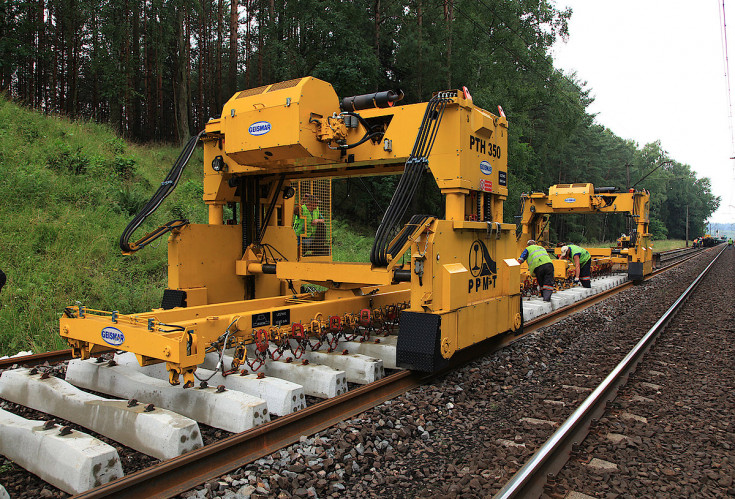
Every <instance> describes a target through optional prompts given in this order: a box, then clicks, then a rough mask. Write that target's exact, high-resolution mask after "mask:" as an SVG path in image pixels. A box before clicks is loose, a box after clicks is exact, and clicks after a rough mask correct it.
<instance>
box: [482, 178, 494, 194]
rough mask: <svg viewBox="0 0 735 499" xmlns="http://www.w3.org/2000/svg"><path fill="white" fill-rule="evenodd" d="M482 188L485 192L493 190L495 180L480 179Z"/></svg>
mask: <svg viewBox="0 0 735 499" xmlns="http://www.w3.org/2000/svg"><path fill="white" fill-rule="evenodd" d="M480 190H481V191H485V192H492V190H493V182H492V181H491V180H482V179H481V180H480Z"/></svg>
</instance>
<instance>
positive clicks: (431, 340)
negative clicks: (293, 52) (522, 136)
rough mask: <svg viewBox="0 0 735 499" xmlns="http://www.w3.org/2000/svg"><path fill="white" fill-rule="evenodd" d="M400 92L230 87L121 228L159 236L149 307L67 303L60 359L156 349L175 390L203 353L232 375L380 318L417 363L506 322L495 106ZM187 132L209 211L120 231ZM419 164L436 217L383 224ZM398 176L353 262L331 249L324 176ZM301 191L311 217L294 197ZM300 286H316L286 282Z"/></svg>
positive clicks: (455, 96) (424, 365)
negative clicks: (160, 260)
mask: <svg viewBox="0 0 735 499" xmlns="http://www.w3.org/2000/svg"><path fill="white" fill-rule="evenodd" d="M401 97H402V94H400V93H397V92H392V91H389V92H379V93H376V94H371V95H367V96H356V97H349V98H346V99H343V100H342V101H340V100H339V99H338V97H337V95H336V93H335V91H334V89H333V88H332V86H331V85H330V84H328V83H326V82H324V81H321V80H318V79H316V78H312V77H308V78H301V79H296V80H291V81H286V82H281V83H276V84H273V85H266V86H263V87H259V88H254V89H250V90H245V91H243V92H239V93H237V94H235V95H234V96H233V97H232V98H231V99H230V100H229V101H228V102H227V103H226V104H225V105H224V109H223V112H222V115H221V117H219V118H216V119H212V120H210V121H209V123H208V124H207V125H206V129H205V131H204V132H203V133H202V134H200V135H199V136H197V137H194V138H193V139H192V140H191V141H190V142H189V144H187V146H186V148H185V149H184V151H183V152H182V155H181V156H180V157H179V160H177V163H176V165H174V169H172V172H171V173H170V174H169V176H168V177H167V179H166V180H165V181H164V182H163V183H162V185H161V188H159V192H158V193H156V195H155V196H154V198H153V199H152V200H151V202H150V203H149V205H148V206H147V207H146V209H144V210H143V212H142V213H141V214H140V215H138V217H136V219H134V220H133V222H131V225H130V226H128V229H126V231H125V233H124V234H123V237H122V238H121V247H122V249H123V250H124V252H127V253H131V252H134V251H136V250H137V249H139V248H141V247H143V246H145V245H146V244H148V243H149V242H150V241H152V240H153V239H155V238H156V237H159V236H161V235H162V234H165V233H167V232H170V235H169V239H168V255H169V256H168V289H166V290H165V292H164V300H163V305H162V308H160V309H155V310H152V311H150V312H146V313H138V314H130V315H123V314H120V313H118V312H117V311H112V312H103V311H97V310H90V309H87V308H85V307H83V306H77V307H68V308H67V309H66V310H65V313H64V316H63V317H62V318H61V323H60V334H61V335H62V336H63V337H64V338H65V339H66V340H67V341H68V342H69V344H70V345H71V347H72V349H73V353H74V355H75V356H77V357H81V358H88V357H89V356H90V354H91V353H93V352H94V351H96V350H101V349H109V348H110V347H113V348H115V349H117V350H124V351H130V352H133V353H135V354H136V355H137V358H138V361H139V362H140V363H141V365H148V364H153V363H159V362H166V367H167V369H168V372H169V379H170V382H171V383H173V384H178V383H179V382H180V377H183V380H184V383H185V386H191V385H192V384H193V383H194V372H195V369H196V366H197V365H198V364H200V363H202V362H203V360H204V355H205V352H207V351H212V350H221V349H224V348H234V349H235V365H233V366H231V367H232V369H233V370H234V369H237V368H238V367H239V366H240V365H245V364H247V365H249V366H250V367H251V368H252V369H257V368H258V367H259V365H262V362H265V360H266V357H270V358H277V356H280V355H283V354H284V353H285V354H287V355H288V356H294V357H296V358H298V357H299V356H300V353H303V351H304V350H305V349H307V348H312V349H314V348H318V347H320V346H323V345H328V346H329V348H331V349H333V348H334V347H335V346H336V339H338V338H339V337H340V336H343V337H346V338H348V339H349V338H355V337H357V336H360V337H361V338H362V339H363V340H365V339H367V338H368V337H369V334H370V332H371V331H373V332H374V331H376V329H378V328H379V327H386V325H389V324H392V325H394V326H396V325H397V327H398V342H397V362H398V365H400V366H402V367H406V368H410V369H416V370H421V371H434V370H437V369H438V368H440V367H441V366H442V365H443V364H444V363H445V362H446V360H447V359H449V358H451V357H452V355H454V354H455V352H457V351H458V350H461V349H464V348H468V347H471V346H472V345H473V344H476V343H478V342H480V341H483V340H485V339H487V338H489V337H491V336H494V335H497V334H501V333H504V332H507V331H516V330H518V329H519V328H520V327H521V295H520V274H519V268H520V266H519V264H518V263H517V261H516V259H515V257H516V256H517V255H516V253H517V249H516V237H515V226H514V225H513V224H504V223H502V220H503V201H504V200H505V199H506V197H507V194H508V189H507V121H506V119H505V117H504V116H495V115H493V114H491V113H489V112H487V111H485V110H483V109H480V108H478V107H477V106H475V105H474V104H473V102H472V98H471V96H470V95H469V93H468V92H466V90H460V91H457V90H453V91H446V92H440V93H437V94H436V95H434V97H432V99H431V100H430V101H429V102H428V103H421V104H411V105H394V103H395V102H397V101H398V100H400V98H401ZM501 114H502V113H501ZM198 141H201V142H203V146H204V202H205V203H206V205H207V206H208V213H209V223H208V224H192V223H188V221H185V220H178V221H174V222H171V223H169V224H167V225H164V226H162V227H159V228H158V229H156V230H155V231H153V232H151V233H150V234H147V235H146V236H144V237H143V238H142V239H140V240H139V241H137V242H136V243H130V242H129V238H130V235H131V234H132V232H133V231H134V230H135V229H136V228H137V227H138V226H139V225H140V224H141V223H142V221H143V220H144V219H145V217H146V216H147V215H148V214H150V212H152V211H153V210H154V209H155V208H156V207H157V206H158V205H159V204H160V202H161V201H162V200H163V198H165V196H166V195H167V193H168V191H169V190H170V189H172V188H173V187H174V186H175V185H176V182H177V181H178V178H179V176H180V170H181V169H183V166H184V165H185V164H186V162H187V161H188V159H189V157H190V156H191V153H192V151H193V150H194V148H195V147H196V145H197V142H198ZM426 171H430V172H431V174H432V175H433V176H434V179H435V180H436V184H437V185H438V187H439V189H440V190H441V192H442V194H443V195H444V199H445V202H446V205H445V218H444V219H439V218H436V217H433V216H423V215H414V216H413V217H411V219H410V221H409V222H408V223H407V224H405V225H403V226H402V227H400V230H397V231H396V230H393V229H394V227H398V226H399V222H400V221H401V220H402V219H403V217H404V215H405V212H406V210H407V207H408V205H409V203H410V200H411V197H412V196H413V194H414V192H415V190H416V188H417V185H418V182H419V180H420V178H421V176H422V175H423V174H424V173H425V172H426ZM399 173H400V174H402V176H401V179H400V181H399V183H398V186H397V188H396V192H395V194H394V196H393V199H392V201H391V203H390V206H389V207H388V209H387V210H386V213H385V214H384V215H383V218H382V222H381V224H380V227H379V229H378V230H377V233H376V238H375V244H374V246H373V249H372V251H371V255H370V260H371V261H370V263H341V262H332V261H331V245H330V242H331V234H330V231H329V227H328V226H326V227H325V225H328V223H326V224H325V222H328V217H329V205H328V204H329V202H330V201H329V199H328V198H329V195H330V193H329V182H330V180H329V179H331V178H339V177H348V176H365V175H379V174H380V175H384V174H399ZM325 182H326V183H327V184H326V185H327V188H326V189H324V190H322V191H321V194H320V192H318V189H317V187H318V186H320V185H321V186H324V183H325ZM297 198H298V200H299V202H297ZM309 199H310V200H309ZM309 203H314V204H315V205H317V206H318V207H320V209H321V210H322V211H323V212H324V213H326V216H321V218H320V217H319V215H316V212H315V211H312V210H313V207H311V206H310V207H308V208H301V206H300V205H301V204H304V205H306V204H309ZM301 210H306V211H308V213H307V214H306V219H304V220H302V222H301V223H306V224H307V225H308V224H315V225H318V227H317V230H310V229H308V228H307V229H306V230H303V231H302V233H300V234H298V235H297V234H296V232H295V229H294V225H293V217H294V213H295V212H296V213H298V214H299V215H303V211H301ZM228 217H229V218H228ZM226 218H228V219H227V220H226ZM407 254H408V255H410V258H407ZM302 284H307V285H308V286H311V285H318V286H319V288H316V287H313V286H312V287H311V288H309V287H308V286H307V289H311V291H309V292H299V291H300V290H301V289H303V288H301V285H302ZM317 289H318V291H317ZM399 312H400V321H398V318H397V316H398V313H399ZM247 347H249V348H247ZM274 355H275V356H274Z"/></svg>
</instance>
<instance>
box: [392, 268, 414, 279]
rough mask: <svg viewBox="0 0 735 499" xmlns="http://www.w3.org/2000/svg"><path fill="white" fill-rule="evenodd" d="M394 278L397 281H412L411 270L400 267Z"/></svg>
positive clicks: (394, 273)
mask: <svg viewBox="0 0 735 499" xmlns="http://www.w3.org/2000/svg"><path fill="white" fill-rule="evenodd" d="M393 279H395V281H396V282H411V271H410V270H403V269H398V270H396V271H394V272H393Z"/></svg>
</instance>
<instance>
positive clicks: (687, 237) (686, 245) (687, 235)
mask: <svg viewBox="0 0 735 499" xmlns="http://www.w3.org/2000/svg"><path fill="white" fill-rule="evenodd" d="M684 247H685V248H688V247H689V205H687V228H686V244H685V245H684Z"/></svg>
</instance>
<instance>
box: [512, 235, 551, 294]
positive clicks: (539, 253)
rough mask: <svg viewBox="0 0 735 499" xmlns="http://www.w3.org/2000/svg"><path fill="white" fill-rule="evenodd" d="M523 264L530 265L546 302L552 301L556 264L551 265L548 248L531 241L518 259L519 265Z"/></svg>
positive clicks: (530, 269)
mask: <svg viewBox="0 0 735 499" xmlns="http://www.w3.org/2000/svg"><path fill="white" fill-rule="evenodd" d="M523 262H527V263H528V271H529V272H530V273H531V274H532V275H535V276H536V281H537V282H538V285H539V287H540V288H541V296H542V297H543V298H544V301H551V293H553V292H554V264H553V263H551V257H550V256H549V253H548V252H547V251H546V248H544V247H541V246H538V245H537V244H536V241H534V240H533V239H529V240H528V242H527V243H526V249H524V250H523V253H521V256H520V258H518V263H523Z"/></svg>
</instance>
